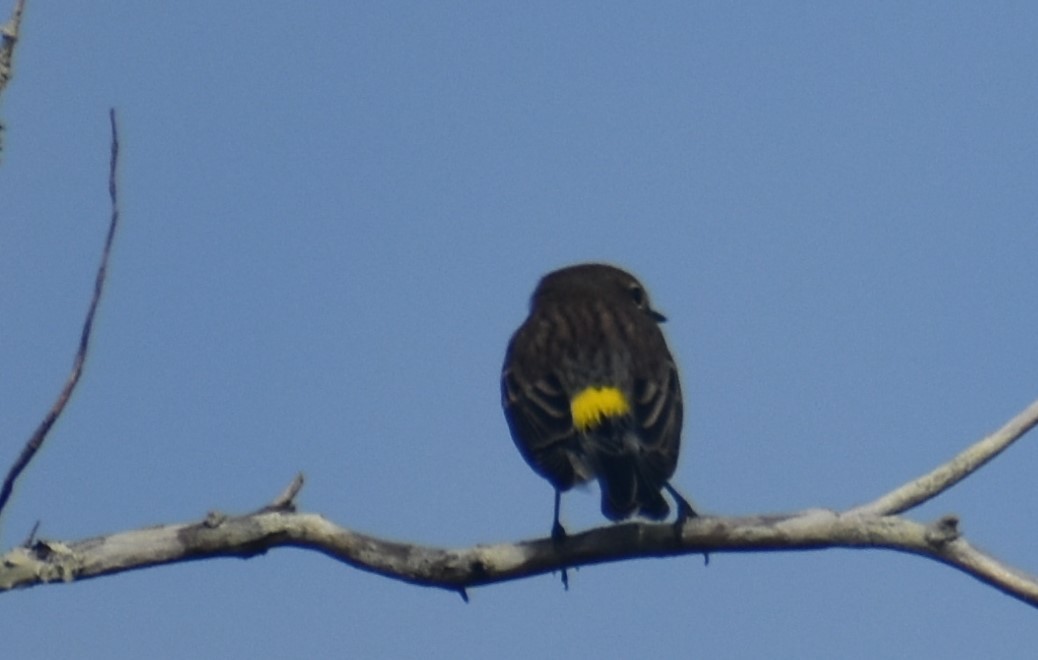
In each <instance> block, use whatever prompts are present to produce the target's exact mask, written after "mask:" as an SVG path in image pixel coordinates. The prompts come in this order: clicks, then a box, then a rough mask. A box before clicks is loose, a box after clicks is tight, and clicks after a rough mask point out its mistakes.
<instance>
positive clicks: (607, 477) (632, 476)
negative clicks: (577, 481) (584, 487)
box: [598, 452, 670, 521]
mask: <svg viewBox="0 0 1038 660" xmlns="http://www.w3.org/2000/svg"><path fill="white" fill-rule="evenodd" d="M604 453H605V452H603V454H604ZM598 483H599V486H600V487H601V489H602V514H603V515H604V516H605V517H606V518H609V519H610V520H614V521H615V520H623V519H625V518H630V517H631V516H633V515H635V514H637V515H640V516H644V517H646V518H649V519H650V520H663V519H664V518H666V517H667V514H668V513H670V505H669V504H667V500H666V499H665V498H664V497H663V493H662V492H661V491H662V489H663V484H660V483H657V482H656V480H654V479H651V478H650V477H648V476H647V475H646V474H645V472H644V470H643V469H642V466H641V465H640V462H639V460H638V457H637V456H631V455H629V454H607V455H600V456H599V474H598Z"/></svg>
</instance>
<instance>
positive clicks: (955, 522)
mask: <svg viewBox="0 0 1038 660" xmlns="http://www.w3.org/2000/svg"><path fill="white" fill-rule="evenodd" d="M959 535H960V533H959V517H958V516H956V515H955V514H948V515H946V516H942V517H940V518H938V519H937V520H936V521H934V522H933V523H931V524H930V525H929V526H928V527H927V528H926V542H927V543H929V544H930V545H934V546H941V545H944V544H946V543H950V542H951V541H954V540H955V539H957V538H959Z"/></svg>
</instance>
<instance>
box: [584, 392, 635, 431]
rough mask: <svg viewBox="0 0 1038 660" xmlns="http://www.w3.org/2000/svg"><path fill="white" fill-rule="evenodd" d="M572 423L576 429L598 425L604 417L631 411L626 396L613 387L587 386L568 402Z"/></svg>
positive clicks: (618, 415)
mask: <svg viewBox="0 0 1038 660" xmlns="http://www.w3.org/2000/svg"><path fill="white" fill-rule="evenodd" d="M569 409H570V412H571V413H572V415H573V425H574V426H576V427H577V430H578V431H586V430H588V429H589V428H593V427H595V426H598V424H599V422H601V421H602V419H603V418H606V417H620V416H622V415H626V414H627V413H629V412H630V411H631V405H630V404H629V403H627V397H625V396H624V394H623V392H621V391H620V390H618V389H616V388H615V387H589V388H587V389H586V390H584V391H583V392H581V393H580V394H578V395H577V396H575V397H573V400H572V401H571V402H570V404H569Z"/></svg>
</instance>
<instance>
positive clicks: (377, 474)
mask: <svg viewBox="0 0 1038 660" xmlns="http://www.w3.org/2000/svg"><path fill="white" fill-rule="evenodd" d="M12 4H13V2H12V1H10V0H9V1H7V2H4V3H3V5H2V14H3V15H4V16H6V15H8V13H9V11H10V7H11V5H12ZM1036 34H1038V5H1035V4H1033V3H996V4H990V3H988V4H979V3H942V4H941V5H940V6H937V5H934V4H933V3H869V4H868V5H867V6H861V5H860V3H843V4H840V3H816V4H815V6H813V7H808V6H807V4H806V3H803V4H800V3H798V4H796V5H793V6H790V5H785V6H783V5H781V4H776V3H760V4H754V3H740V4H738V6H735V5H733V4H732V3H710V4H701V3H697V4H695V5H693V4H692V3H654V4H652V5H651V6H650V5H636V4H632V3H605V4H600V3H570V4H567V5H565V6H562V7H560V6H559V4H558V3H520V4H516V3H486V2H474V3H449V4H447V3H392V4H390V3H365V5H364V6H358V3H343V2H322V3H316V2H314V3H287V2H267V3H245V2H237V3H232V2H219V3H203V2H181V3H68V2H66V3H46V2H40V1H36V0H32V1H30V6H29V8H28V10H27V13H26V16H25V21H24V24H23V35H22V36H23V39H22V41H21V43H20V44H19V48H18V51H17V55H16V57H17V60H16V65H17V70H16V78H15V79H14V81H13V82H12V83H11V85H10V86H9V87H8V89H7V91H6V93H5V96H4V103H3V105H2V107H0V113H2V119H3V121H4V123H5V124H6V132H5V139H4V142H5V151H4V154H3V163H2V165H0V429H2V434H0V435H2V437H0V462H2V463H3V466H4V468H5V469H6V465H7V464H9V462H10V460H11V459H12V458H13V457H14V456H15V455H16V453H17V451H18V449H19V448H20V446H21V444H22V443H23V442H24V440H25V438H26V437H27V436H28V435H29V434H30V433H31V431H32V429H33V428H34V427H35V426H36V424H37V423H38V421H39V419H40V417H41V415H42V414H43V413H44V411H45V410H46V409H47V408H48V407H49V406H50V405H51V402H52V401H53V398H54V396H55V395H56V393H57V391H58V389H59V387H60V385H61V383H62V382H63V380H64V378H65V376H66V374H67V371H68V368H69V366H70V364H71V360H72V353H73V350H74V347H75V343H76V340H77V337H78V333H79V327H80V323H81V320H82V316H83V313H84V311H85V308H86V305H87V301H88V298H89V293H90V289H91V280H92V277H93V271H94V268H95V267H96V263H97V259H98V255H99V252H100V247H101V243H102V239H103V235H104V231H105V226H106V222H107V218H108V201H107V192H106V185H107V181H106V176H107V158H108V121H107V116H106V113H107V110H108V108H109V107H110V106H115V107H116V108H117V109H118V112H119V117H120V121H121V129H122V144H123V152H122V153H123V160H122V163H121V164H122V172H121V179H120V183H121V186H122V204H123V207H122V208H123V219H124V221H125V224H124V225H123V228H122V232H121V233H120V235H119V237H118V239H117V242H116V252H115V255H114V258H113V263H112V267H111V273H110V275H111V280H110V284H109V288H108V291H107V293H106V297H105V299H104V301H103V303H102V308H101V312H100V317H99V319H98V324H97V327H96V341H95V344H94V350H93V353H92V355H91V356H90V359H89V363H88V371H87V374H86V376H85V377H84V379H83V381H82V383H81V387H80V389H79V391H78V393H77V395H76V397H75V399H74V400H73V401H72V403H71V405H70V406H69V408H68V410H67V413H66V415H65V417H64V418H63V419H62V420H61V422H60V423H59V424H58V426H57V427H56V428H55V430H54V432H53V434H52V435H51V437H50V440H49V443H48V445H47V447H46V449H45V450H44V451H43V452H42V454H41V455H40V456H39V457H38V458H37V460H36V462H35V463H34V464H33V466H32V467H31V469H30V470H29V472H28V473H27V474H26V475H25V477H24V478H23V480H22V482H21V483H20V485H19V488H18V491H17V493H16V497H15V499H14V500H13V502H12V504H11V505H10V507H9V509H8V510H7V512H5V515H4V518H3V520H2V530H0V545H2V547H3V548H8V547H10V546H11V545H12V544H16V543H18V542H20V541H21V540H22V539H23V538H24V537H25V535H26V534H27V533H28V531H29V529H30V528H31V527H32V525H33V523H34V522H35V521H36V520H41V521H42V523H41V528H40V533H41V534H42V535H43V536H45V537H48V538H53V539H77V538H83V537H88V536H93V535H98V534H103V533H108V532H114V531H118V530H123V529H129V528H135V527H141V526H146V525H152V524H159V523H171V522H184V521H191V520H198V519H200V518H201V517H202V516H204V515H205V513H206V512H207V511H209V510H212V509H219V510H223V511H226V512H230V513H238V512H245V511H249V510H252V509H255V508H257V507H259V506H262V505H263V504H265V503H266V502H267V501H269V500H270V499H271V498H272V497H273V496H274V495H275V494H276V493H278V492H279V491H280V490H281V489H282V488H283V487H284V486H285V484H287V483H288V481H289V480H290V479H291V478H292V476H293V475H294V474H295V473H296V472H297V471H303V472H304V473H305V474H306V477H307V485H306V487H305V488H304V490H303V491H302V494H301V497H300V504H301V506H302V507H303V508H304V509H306V510H308V511H314V512H319V513H321V514H324V515H326V516H327V517H329V518H331V519H332V520H334V521H336V522H338V523H340V524H342V525H344V526H347V527H350V528H354V529H357V530H360V531H365V532H369V533H372V534H376V535H381V536H385V537H389V538H393V539H400V540H405V541H413V542H417V543H427V544H435V545H443V546H466V545H470V544H474V543H492V542H503V541H512V540H520V539H526V538H531V537H535V536H541V535H544V534H546V533H547V532H548V528H549V524H550V518H551V489H550V487H549V486H548V485H547V483H546V482H544V481H543V480H541V479H540V478H539V477H537V476H536V475H534V473H533V472H531V471H530V470H529V468H528V467H527V466H526V465H525V464H524V463H523V461H522V460H521V458H520V457H519V455H518V453H517V452H516V450H515V448H514V447H513V446H512V442H511V439H510V438H509V435H508V431H507V428H506V426H505V422H504V419H503V417H502V414H501V411H500V406H499V394H498V373H499V368H500V363H501V359H502V357H503V353H504V347H505V344H506V342H507V340H508V337H509V335H510V333H511V332H512V330H513V329H514V328H515V327H516V326H517V325H518V323H519V322H520V321H521V320H522V318H523V316H524V314H525V311H526V301H527V299H528V296H529V294H530V292H531V291H532V289H533V286H534V284H535V283H536V280H537V278H538V277H539V276H540V275H541V274H542V273H544V272H546V271H547V270H550V269H552V268H555V267H558V266H561V265H564V264H569V263H573V262H578V261H585V260H603V261H608V262H612V263H616V264H619V265H621V266H624V267H626V268H629V269H631V270H632V271H633V272H635V273H637V274H638V275H639V276H640V277H641V278H642V279H643V281H644V282H645V283H646V285H647V286H648V287H649V290H650V292H651V293H652V295H653V298H654V302H655V303H656V304H657V306H658V307H659V308H661V310H663V311H664V312H665V313H666V314H667V315H668V316H669V318H670V323H669V324H668V325H667V326H666V330H667V332H668V338H669V341H670V343H671V346H672V348H673V349H674V352H675V354H676V356H677V358H678V360H679V362H680V367H681V369H682V377H683V382H684V389H685V396H686V400H687V401H686V404H687V409H688V411H689V414H688V418H687V422H686V427H685V436H684V437H685V449H684V452H683V455H682V457H681V463H680V466H679V469H678V472H677V475H676V478H675V481H676V483H677V484H678V485H679V486H680V488H682V489H683V490H684V491H686V492H687V493H689V494H690V495H691V496H692V497H694V498H695V499H696V500H697V502H698V503H699V504H700V505H701V507H702V508H704V509H706V510H707V511H709V512H712V513H717V514H731V515H736V514H751V513H764V512H779V511H793V510H798V509H802V508H807V507H832V508H843V507H848V506H851V505H853V504H856V503H860V502H863V501H866V500H868V499H871V498H873V497H875V496H878V495H879V494H881V493H883V492H885V491H887V490H889V489H890V488H892V487H894V486H896V485H898V484H900V483H902V482H904V481H905V480H907V479H909V478H911V477H913V476H916V475H917V474H919V473H921V472H923V471H926V470H928V469H930V468H932V467H933V466H935V465H936V464H937V463H939V462H941V461H943V460H945V459H947V458H948V457H950V456H951V455H953V454H954V453H955V452H957V451H959V450H960V449H961V448H963V447H964V446H966V445H967V444H969V443H971V442H973V441H974V440H976V439H977V438H979V437H980V436H982V435H983V434H985V433H987V432H989V431H991V430H993V429H995V428H997V427H998V426H1000V425H1001V424H1002V423H1003V422H1004V421H1005V420H1007V419H1008V418H1009V417H1010V416H1012V415H1013V414H1015V413H1016V412H1017V411H1019V410H1020V409H1021V408H1023V407H1024V406H1025V405H1027V404H1028V403H1029V402H1030V401H1032V400H1033V399H1034V398H1035V397H1036V396H1038V367H1036V365H1038V343H1036V342H1035V327H1036V325H1038V304H1036V303H1035V296H1036V288H1038V287H1036V283H1038V183H1036V182H1038V129H1036V120H1035V118H1036V116H1038V112H1036V108H1038V49H1036V46H1035V35H1036ZM1036 441H1038V438H1034V437H1027V438H1025V439H1024V440H1022V441H1021V442H1020V443H1019V445H1018V446H1015V447H1013V448H1012V449H1011V450H1010V451H1009V452H1008V453H1007V454H1005V455H1004V456H1002V457H1001V458H999V459H998V460H996V461H995V462H994V463H993V464H991V465H990V466H988V467H986V468H985V469H984V470H982V471H981V472H980V473H978V474H976V475H975V476H974V477H972V478H970V479H969V480H967V481H966V482H964V483H962V484H961V485H959V486H957V487H956V488H955V489H954V490H952V491H951V492H949V493H947V494H946V495H945V496H943V497H941V498H939V499H938V500H936V501H934V502H932V503H930V504H928V505H927V506H925V507H923V508H922V509H921V510H918V511H915V512H913V513H912V514H911V516H912V517H913V518H915V519H918V520H930V519H933V518H935V517H937V516H939V515H941V514H944V513H949V512H955V513H957V514H959V515H961V516H962V521H963V522H962V527H963V529H964V531H965V532H966V533H967V535H968V537H969V538H970V540H972V541H973V542H975V543H976V544H978V545H980V546H981V547H983V548H985V549H986V550H988V551H990V552H991V553H993V554H994V555H996V556H998V557H1000V558H1003V559H1005V560H1006V561H1008V562H1010V563H1012V564H1015V565H1017V566H1020V567H1022V568H1024V569H1027V570H1030V571H1034V572H1038V559H1036V552H1035V550H1036V548H1038V526H1036V525H1035V517H1034V511H1035V509H1036V507H1038V493H1036V491H1035V488H1034V483H1035V474H1036V473H1038V448H1036ZM563 506H564V515H565V520H566V522H567V524H568V525H569V527H570V528H571V529H583V528H587V527H590V526H593V525H597V524H601V523H603V522H604V521H603V519H602V518H601V516H600V514H599V512H598V501H597V497H596V495H595V493H594V491H591V492H590V493H579V492H578V493H574V494H571V495H569V496H567V497H566V498H565V500H564V505H563ZM571 582H572V585H571V589H570V591H569V592H568V593H566V592H563V591H562V589H561V587H560V585H559V581H558V579H557V578H553V577H550V576H544V577H539V578H535V579H529V580H524V581H520V582H515V583H510V584H503V585H497V586H493V587H489V588H481V589H475V590H473V591H472V593H471V598H472V602H471V603H470V604H468V605H465V604H463V603H462V602H461V600H460V599H459V598H458V597H457V595H456V594H452V593H447V592H441V591H436V590H430V589H422V588H418V587H413V586H408V585H405V584H401V583H397V582H393V581H390V580H387V579H385V578H380V577H375V576H372V575H368V574H365V573H361V572H359V571H356V570H354V569H351V568H349V567H346V566H343V565H340V564H337V563H334V562H332V561H331V560H329V559H327V558H325V557H323V556H321V555H318V554H315V553H307V552H303V551H297V550H278V551H275V552H272V553H270V554H269V555H267V556H264V557H258V558H255V559H251V560H249V561H238V560H219V561H209V562H201V563H195V564H185V565H179V566H174V567H166V568H158V569H152V570H146V571H141V572H136V573H131V574H125V575H121V576H116V577H109V578H103V579H99V580H93V581H88V582H84V583H80V584H73V585H68V586H65V585H55V586H48V587H42V588H33V589H31V590H28V591H24V592H17V593H9V594H5V595H0V621H2V622H3V623H2V624H0V630H2V631H3V632H2V634H0V637H2V638H3V648H4V650H3V654H4V657H5V658H8V657H9V658H68V657H79V658H140V657H162V658H186V657H221V658H285V657H356V658H419V657H421V658H459V657H460V658H487V657H495V658H549V657H595V658H599V659H605V658H632V657H653V658H667V657H690V656H693V655H694V656H697V657H706V658H761V657H769V658H803V657H839V658H874V657H887V658H894V657H903V658H910V657H943V658H975V657H981V656H983V657H998V658H1011V657H1021V656H1022V655H1024V654H1025V653H1026V652H1027V651H1026V650H1028V649H1029V650H1030V651H1031V652H1033V649H1034V648H1036V647H1038V625H1035V622H1036V619H1035V616H1036V613H1035V611H1034V610H1033V609H1030V608H1028V607H1026V606H1024V605H1022V604H1020V603H1018V602H1016V601H1014V600H1011V599H1010V598H1008V597H1006V596H1003V595H1002V594H1000V593H998V592H996V591H995V590H993V589H991V588H989V587H986V586H984V585H981V584H980V583H978V582H976V581H974V580H973V579H971V578H969V577H966V576H964V575H962V574H959V573H957V572H956V571H954V570H952V569H949V568H946V567H944V566H941V565H938V564H936V563H933V562H928V561H925V560H922V559H919V558H915V557H910V556H904V555H897V554H893V553H890V552H882V551H823V552H811V553H804V552H801V553H787V554H769V555H725V554H718V555H714V556H713V557H712V561H711V563H710V565H709V566H706V567H704V565H703V562H702V558H700V557H687V558H677V559H667V560H647V561H638V562H629V563H624V564H615V565H604V566H595V567H590V568H584V569H581V570H579V571H577V572H575V573H573V575H572V576H571Z"/></svg>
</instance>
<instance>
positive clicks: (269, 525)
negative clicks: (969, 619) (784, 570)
mask: <svg viewBox="0 0 1038 660" xmlns="http://www.w3.org/2000/svg"><path fill="white" fill-rule="evenodd" d="M279 499H280V498H279ZM286 546H287V547H297V548H305V549H310V550H316V551H318V552H322V553H324V554H326V555H328V556H329V557H332V558H333V559H337V560H339V561H342V562H344V563H346V564H349V565H350V566H353V567H355V568H359V569H361V570H364V571H369V572H372V573H376V574H379V575H384V576H386V577H390V578H394V579H397V580H401V581H403V582H408V583H411V584H417V585H422V586H429V587H439V588H442V589H447V590H450V591H456V592H459V593H461V594H462V595H463V596H465V595H466V589H467V588H469V587H474V586H481V585H488V584H494V583H497V582H505V581H509V580H517V579H521V578H525V577H529V576H532V575H539V574H544V573H549V572H552V571H558V570H561V569H563V568H566V567H574V566H587V565H591V564H600V563H606V562H614V561H623V560H627V559H635V558H641V557H668V556H676V555H687V554H703V553H720V552H764V551H777V550H818V549H822V548H885V549H888V550H895V551H898V552H906V553H910V554H916V555H920V556H923V557H928V558H931V559H935V560H937V561H940V562H943V563H945V564H948V565H949V566H954V567H955V568H958V569H959V570H961V571H963V572H964V573H966V574H968V575H972V576H973V577H975V578H976V579H978V580H980V581H982V582H985V583H987V584H989V585H992V586H994V587H995V588H997V589H999V590H1001V591H1003V592H1004V593H1006V594H1009V595H1010V596H1013V597H1014V598H1017V599H1019V600H1021V601H1023V602H1025V603H1028V604H1030V605H1032V606H1038V579H1036V578H1035V577H1033V576H1029V575H1026V574H1024V573H1022V572H1020V571H1017V570H1015V569H1012V568H1009V567H1007V566H1004V565H1003V564H1001V563H999V562H998V561H997V560H996V559H994V558H992V557H990V556H989V555H986V554H984V553H983V552H981V551H979V550H977V549H976V548H973V547H972V546H970V545H969V544H968V543H967V542H966V541H965V540H964V539H962V538H961V537H960V536H959V532H958V521H957V520H956V519H955V518H954V517H951V516H949V517H945V518H941V519H940V520H938V521H936V522H934V523H933V524H930V525H922V524H919V523H916V522H913V521H910V520H907V519H904V518H901V517H897V516H876V515H871V514H853V515H850V514H846V513H845V514H840V513H836V512H833V511H828V510H823V509H814V510H808V511H803V512H800V513H795V514H789V515H776V516H754V517H744V518H719V517H711V516H704V517H700V518H695V519H692V520H690V521H688V522H686V523H685V525H684V526H683V527H682V528H681V529H676V528H675V527H674V526H673V525H671V524H666V523H662V524H660V523H627V524H622V525H612V526H609V527H601V528H597V529H593V530H590V531H587V532H584V533H581V534H575V535H572V536H570V537H568V538H567V539H566V542H565V543H563V544H561V545H559V544H556V543H555V542H554V541H552V539H551V538H543V539H537V540H531V541H523V542H519V543H503V544H498V545H481V546H475V547H472V548H463V549H443V548H432V547H425V546H419V545H410V544H405V543H397V542H393V541H387V540H383V539H379V538H376V537H373V536H368V535H366V534H360V533H358V532H354V531H351V530H349V529H345V528H343V527H339V526H338V525H335V524H334V523H332V522H330V521H328V520H327V519H325V518H323V517H322V516H320V515H317V514H313V513H291V512H284V511H277V510H270V508H269V507H268V508H265V509H263V510H261V511H260V512H257V513H254V514H250V515H246V516H239V517H226V516H222V515H219V514H209V515H208V516H207V517H206V519H205V520H203V521H202V522H197V523H185V524H178V525H163V526H160V527H151V528H147V529H141V530H134V531H129V532H121V533H117V534H112V535H110V536H101V537H96V538H91V539H86V540H82V541H76V542H71V543H63V542H45V541H37V542H36V543H35V544H33V545H32V546H31V547H28V548H25V547H23V548H16V549H14V550H12V551H11V552H9V553H7V554H6V555H5V556H3V557H0V591H6V590H10V589H14V588H19V587H28V586H33V585H37V584H44V583H47V582H55V581H63V582H71V581H75V580H83V579H87V578H92V577H100V576H102V575H111V574H114V573H121V572H123V571H129V570H136V569H141V568H147V567H151V566H158V565H163V564H171V563H177V562H183V561H191V560H197V559H210V558H215V557H241V558H246V557H253V556H255V555H257V554H262V553H264V552H266V551H267V550H270V549H272V548H277V547H286Z"/></svg>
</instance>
